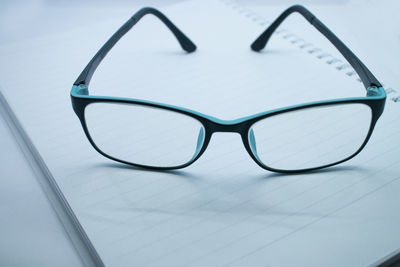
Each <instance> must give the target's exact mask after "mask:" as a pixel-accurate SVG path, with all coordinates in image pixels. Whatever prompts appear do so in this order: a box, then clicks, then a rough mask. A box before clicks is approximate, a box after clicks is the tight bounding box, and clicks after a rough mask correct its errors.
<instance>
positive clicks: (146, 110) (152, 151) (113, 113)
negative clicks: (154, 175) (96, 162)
mask: <svg viewBox="0 0 400 267" xmlns="http://www.w3.org/2000/svg"><path fill="white" fill-rule="evenodd" d="M85 120H86V125H87V128H88V131H89V134H90V136H91V138H92V140H93V141H94V143H95V144H96V145H97V147H98V148H99V149H100V150H101V151H103V152H104V153H106V154H108V155H109V156H112V157H114V158H117V159H120V160H123V161H127V162H130V163H135V164H140V165H147V166H153V167H174V166H179V165H182V164H185V163H187V162H189V161H191V159H192V158H193V157H195V156H196V155H197V153H198V152H199V150H200V148H201V146H202V145H203V141H204V128H203V125H202V124H201V123H200V122H199V121H198V120H196V119H193V118H192V117H190V116H186V115H184V114H181V113H178V112H173V111H169V110H165V109H160V108H153V107H148V106H142V105H134V104H121V103H93V104H89V105H88V106H87V107H86V109H85Z"/></svg>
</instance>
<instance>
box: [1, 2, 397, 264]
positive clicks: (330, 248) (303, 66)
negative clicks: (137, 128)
mask: <svg viewBox="0 0 400 267" xmlns="http://www.w3.org/2000/svg"><path fill="white" fill-rule="evenodd" d="M162 11H163V12H164V13H165V14H166V15H167V16H168V17H169V18H170V19H171V20H172V21H173V22H174V23H175V24H176V25H177V26H178V27H179V28H180V29H181V30H182V31H183V32H184V33H185V34H187V35H188V36H189V38H190V39H192V40H193V41H194V42H195V43H196V45H197V47H198V50H197V51H196V52H195V53H193V54H185V53H183V52H181V50H180V47H179V45H178V44H177V43H176V40H174V38H173V36H172V35H171V34H170V32H168V30H167V29H166V28H165V27H164V25H162V24H161V23H160V22H159V21H158V20H157V19H155V18H154V17H151V16H148V17H145V18H144V19H143V20H142V21H140V23H138V24H137V25H136V26H135V27H134V28H133V29H132V30H131V32H129V33H128V34H127V35H126V37H124V38H123V40H121V42H119V43H118V44H117V45H116V47H115V48H114V49H113V50H112V51H111V52H110V53H109V55H108V56H107V57H106V58H105V60H104V62H103V63H102V64H101V65H100V67H99V69H98V70H97V72H96V73H95V76H94V77H93V80H92V83H91V87H90V90H91V93H93V94H96V95H113V96H124V97H134V98H139V99H148V100H153V101H158V102H163V103H169V104H173V105H178V106H183V107H188V108H191V109H194V110H198V111H200V112H203V113H206V114H209V115H212V116H215V117H218V118H221V119H235V118H238V117H242V116H246V115H249V114H254V113H257V112H261V111H265V110H268V109H272V108H275V107H281V106H286V105H291V104H297V103H302V102H307V101H315V100H321V99H329V98H339V97H350V96H363V95H364V94H365V90H364V88H363V87H362V85H361V83H360V82H359V81H358V79H357V76H356V75H355V74H354V73H353V72H352V71H351V69H350V68H349V67H348V66H345V67H344V62H345V61H344V60H343V59H342V58H340V56H336V55H338V53H337V54H334V56H332V55H326V54H325V55H324V51H323V50H316V49H314V48H313V46H312V45H311V44H308V45H306V43H307V42H306V41H304V40H300V39H297V38H292V37H293V35H291V34H290V32H289V31H280V32H278V33H277V34H275V35H274V37H273V39H272V40H271V42H270V44H269V46H268V48H267V49H266V50H265V51H264V52H262V53H254V52H252V51H251V50H250V49H249V46H250V44H251V42H252V41H253V40H254V39H255V38H256V37H257V36H258V35H259V34H260V33H261V32H262V31H263V30H264V29H265V27H266V26H267V23H266V22H265V21H264V19H262V18H261V17H259V16H257V15H256V14H255V13H253V12H250V11H249V10H245V9H241V8H239V7H238V6H237V5H234V4H232V3H231V2H226V1H221V2H217V1H211V0H210V1H200V0H193V1H185V2H182V3H180V4H176V5H174V6H171V7H168V8H166V9H163V10H162ZM132 12H134V11H132ZM316 15H318V14H316ZM126 19H127V18H115V19H114V20H113V19H110V18H108V20H107V21H103V22H99V24H97V25H96V26H92V27H90V28H81V29H78V30H73V31H69V32H63V33H61V34H59V35H55V36H51V37H45V38H40V39H34V40H31V41H29V42H25V43H18V44H13V45H9V46H3V47H1V50H0V54H1V58H2V59H3V60H2V61H1V62H0V75H1V77H0V78H1V85H2V87H3V94H4V95H5V97H6V99H7V101H8V102H9V104H10V106H11V108H12V109H13V111H14V112H15V114H16V116H17V118H18V119H19V120H20V122H21V124H22V126H23V127H24V129H25V131H26V132H27V133H28V135H29V137H30V139H31V140H32V142H33V144H34V146H35V147H36V148H37V150H38V151H39V153H40V155H41V157H42V158H43V160H44V162H45V164H46V165H47V167H48V169H49V171H50V172H51V174H52V176H53V177H54V179H55V180H56V182H57V184H58V186H59V188H60V189H61V191H62V193H63V194H64V196H65V198H66V200H67V201H68V203H69V205H70V207H71V208H72V211H73V213H74V214H75V215H76V217H77V219H78V220H79V223H80V224H81V226H82V228H83V230H84V231H85V232H86V234H87V236H88V237H89V239H90V242H91V244H92V245H93V247H94V248H95V249H96V251H97V253H98V254H99V255H100V257H101V259H102V261H103V262H104V264H105V265H106V266H181V265H189V266H225V265H229V266H266V265H267V266H269V265H271V266H293V265H296V266H365V265H369V264H374V263H375V262H376V261H378V260H379V259H380V258H382V257H383V256H385V255H387V254H389V253H391V252H392V251H395V250H396V249H397V248H398V247H400V235H399V234H398V225H399V223H400V214H399V213H398V203H399V200H400V197H399V195H400V194H399V192H400V160H399V155H400V143H399V142H397V141H396V138H397V136H398V134H399V132H400V128H399V122H400V117H399V116H398V112H399V110H400V106H399V103H396V102H395V100H396V96H395V92H393V93H392V94H388V101H387V104H386V110H385V112H384V113H383V115H382V117H381V119H380V121H379V122H378V124H377V126H376V129H375V131H374V133H373V136H372V138H371V140H370V141H369V144H368V145H367V147H366V148H365V149H364V151H362V152H361V154H360V155H358V156H357V157H355V158H354V159H352V160H351V161H349V162H346V163H344V164H342V165H339V166H337V167H333V168H330V169H327V170H326V171H321V172H314V173H305V174H301V175H281V174H275V173H271V172H267V171H265V170H263V169H261V168H259V167H258V166H257V165H256V164H255V163H254V162H253V161H252V159H251V158H250V157H249V156H248V154H247V152H246V151H245V149H244V148H243V145H242V142H241V140H240V137H239V136H238V135H235V134H223V133H220V134H215V135H214V136H213V138H212V141H211V143H210V145H209V147H208V149H207V151H206V152H205V154H204V155H203V156H202V157H201V158H200V159H199V160H198V161H197V162H196V163H194V164H193V165H191V166H190V167H188V168H185V169H182V170H179V171H173V172H152V171H145V170H141V169H136V168H130V167H127V166H125V165H121V164H117V163H114V162H112V161H110V160H108V159H105V158H103V157H102V156H101V155H99V154H98V153H97V152H95V151H94V150H93V149H92V147H91V146H90V144H89V142H88V141H87V140H86V137H85V135H84V133H83V131H82V129H81V126H80V124H79V121H78V119H77V118H76V116H75V114H74V113H73V110H72V108H71V104H70V99H69V90H70V88H71V86H72V83H73V81H74V80H75V78H76V77H77V75H78V74H79V72H80V71H81V70H82V69H83V67H84V66H85V65H86V63H87V62H88V61H89V60H90V59H91V57H92V56H93V55H94V53H95V52H96V51H97V50H98V48H99V47H100V45H102V44H103V43H104V42H105V40H106V39H107V38H108V37H109V36H111V34H112V33H113V32H114V31H115V30H116V29H117V28H118V27H119V26H120V25H121V24H122V23H123V22H124V21H125V20H126ZM269 19H270V20H272V19H274V18H269ZM328 26H329V25H328ZM297 27H298V28H296V29H293V30H295V31H296V33H297V35H300V34H299V33H301V32H302V31H312V30H314V29H313V28H312V27H311V26H310V25H308V23H307V22H306V21H305V20H303V19H302V18H300V17H298V26H297ZM291 30H292V29H291ZM326 44H327V49H331V48H330V47H329V44H328V42H327V43H326ZM349 46H350V48H351V45H349ZM355 52H356V54H357V51H355ZM388 93H389V92H388ZM99 120H101V118H99Z"/></svg>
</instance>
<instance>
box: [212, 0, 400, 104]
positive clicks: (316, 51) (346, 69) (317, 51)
mask: <svg viewBox="0 0 400 267" xmlns="http://www.w3.org/2000/svg"><path fill="white" fill-rule="evenodd" d="M220 2H222V3H224V4H225V5H227V6H229V7H230V8H232V9H234V10H236V11H237V12H238V13H239V14H241V15H242V16H244V17H246V18H248V19H249V20H251V21H253V22H255V23H257V24H258V25H259V26H268V25H269V24H270V23H271V22H270V21H268V20H266V19H264V18H263V17H262V16H260V15H259V14H257V13H256V12H254V11H253V10H251V9H249V8H247V7H243V6H241V5H240V4H238V3H236V2H235V1H234V0H220ZM274 34H275V35H280V36H281V37H282V38H283V39H286V40H287V41H288V42H290V43H291V44H293V45H296V46H297V47H298V48H300V49H302V50H306V51H307V52H308V53H309V54H310V55H314V56H315V57H316V58H318V59H320V60H325V63H326V64H328V65H332V66H333V67H334V68H335V69H336V70H337V71H341V72H343V73H344V74H345V75H347V76H349V77H353V76H354V78H355V79H356V80H357V81H358V82H360V83H361V79H360V78H359V77H358V75H357V73H356V72H355V71H354V69H353V68H352V67H351V66H350V64H348V63H344V62H343V61H342V60H341V59H338V58H336V57H334V56H332V55H331V54H329V53H326V52H324V51H323V50H322V49H321V48H319V47H317V46H315V45H314V44H312V43H309V42H307V41H305V40H304V39H303V38H300V37H298V36H296V35H295V34H293V33H291V32H290V31H288V30H286V29H278V30H276V31H275V32H274ZM382 86H384V84H382ZM385 91H386V94H387V95H388V97H389V98H390V99H391V100H392V101H393V102H400V95H399V93H398V92H397V91H396V90H395V89H393V88H391V87H388V88H385Z"/></svg>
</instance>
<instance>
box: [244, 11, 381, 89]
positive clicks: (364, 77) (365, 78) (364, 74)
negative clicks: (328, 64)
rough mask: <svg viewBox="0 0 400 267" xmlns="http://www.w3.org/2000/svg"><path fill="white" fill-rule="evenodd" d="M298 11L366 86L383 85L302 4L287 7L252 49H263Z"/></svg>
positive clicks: (252, 45) (254, 43)
mask: <svg viewBox="0 0 400 267" xmlns="http://www.w3.org/2000/svg"><path fill="white" fill-rule="evenodd" d="M294 12H298V13H300V14H301V15H302V16H303V17H304V18H306V19H307V20H308V22H310V23H311V24H312V25H313V26H314V27H315V28H317V30H318V31H319V32H320V33H322V34H323V35H324V36H325V37H326V38H327V39H328V40H329V41H330V42H331V43H332V44H333V45H334V46H335V47H336V48H337V49H338V50H339V52H340V53H341V54H342V55H343V56H344V58H346V60H347V61H348V62H349V63H350V65H351V66H352V67H353V68H354V70H355V71H356V72H357V74H358V76H359V77H360V79H361V81H362V82H363V84H364V86H365V88H368V87H370V86H377V87H381V84H380V82H379V81H378V80H377V79H376V78H375V76H374V75H373V74H372V73H371V72H370V71H369V69H368V68H367V67H366V66H365V65H364V64H363V63H362V62H361V60H359V59H358V58H357V56H356V55H355V54H354V53H353V52H352V51H351V50H350V49H349V48H348V47H347V46H346V45H345V44H344V43H343V42H342V41H341V40H340V39H339V38H338V37H337V36H336V35H335V34H334V33H333V32H332V31H331V30H329V29H328V27H326V26H325V25H324V24H323V23H322V22H321V21H320V20H319V19H318V18H317V17H315V16H314V15H313V14H312V13H311V12H310V11H309V10H308V9H306V8H305V7H303V6H300V5H294V6H291V7H289V8H288V9H286V10H285V11H284V12H283V13H282V14H281V15H280V16H279V17H278V18H277V19H276V20H275V21H274V22H273V23H272V24H271V25H270V26H269V27H268V28H267V29H266V30H265V31H264V32H263V33H262V34H261V35H260V36H259V37H258V38H257V39H256V40H255V41H254V42H253V43H252V44H251V49H253V50H254V51H260V50H262V49H263V48H264V47H265V45H266V44H267V42H268V40H269V38H270V37H271V35H272V33H273V32H274V31H275V30H276V29H277V28H278V26H279V25H280V24H281V23H282V22H283V21H284V20H285V19H286V17H288V16H289V15H290V14H292V13H294Z"/></svg>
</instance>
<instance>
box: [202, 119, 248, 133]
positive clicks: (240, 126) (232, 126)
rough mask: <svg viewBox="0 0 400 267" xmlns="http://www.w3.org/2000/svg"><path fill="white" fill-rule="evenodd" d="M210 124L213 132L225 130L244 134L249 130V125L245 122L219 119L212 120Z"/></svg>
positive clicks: (210, 129)
mask: <svg viewBox="0 0 400 267" xmlns="http://www.w3.org/2000/svg"><path fill="white" fill-rule="evenodd" d="M208 126H209V127H208V130H209V131H210V132H211V133H217V132H224V133H238V134H240V135H243V134H245V133H246V132H247V131H248V126H247V125H246V124H245V123H243V122H235V121H223V120H218V121H212V122H210V124H209V125H208Z"/></svg>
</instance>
